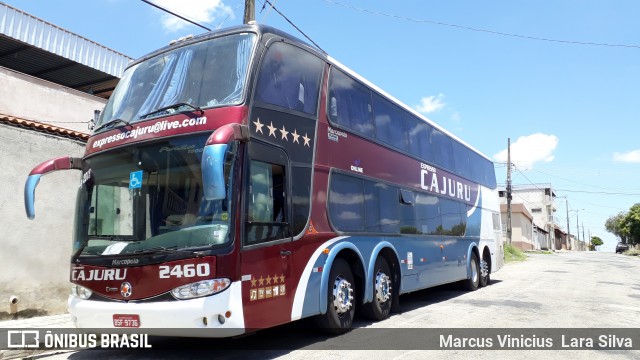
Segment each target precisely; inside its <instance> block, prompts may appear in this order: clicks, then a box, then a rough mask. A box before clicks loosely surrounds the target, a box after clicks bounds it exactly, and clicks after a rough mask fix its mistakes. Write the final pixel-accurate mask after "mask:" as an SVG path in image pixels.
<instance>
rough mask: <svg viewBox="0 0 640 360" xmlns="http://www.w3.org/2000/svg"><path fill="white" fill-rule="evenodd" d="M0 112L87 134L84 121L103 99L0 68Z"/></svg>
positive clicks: (100, 104)
mask: <svg viewBox="0 0 640 360" xmlns="http://www.w3.org/2000/svg"><path fill="white" fill-rule="evenodd" d="M0 84H2V86H0V114H5V115H12V116H15V117H19V118H23V119H28V120H34V121H38V122H42V123H49V124H52V125H55V126H58V127H63V128H66V129H71V130H75V131H79V132H84V133H89V129H88V128H87V122H88V121H89V120H90V119H92V118H93V111H94V110H101V111H102V109H103V108H104V105H105V104H106V100H104V99H102V98H99V97H97V96H93V95H89V94H86V93H83V92H80V91H77V90H74V89H70V88H66V87H64V86H60V85H58V84H54V83H50V82H48V81H45V80H42V79H38V78H34V77H32V76H29V75H25V74H22V73H19V72H15V71H13V70H9V69H6V68H3V67H0Z"/></svg>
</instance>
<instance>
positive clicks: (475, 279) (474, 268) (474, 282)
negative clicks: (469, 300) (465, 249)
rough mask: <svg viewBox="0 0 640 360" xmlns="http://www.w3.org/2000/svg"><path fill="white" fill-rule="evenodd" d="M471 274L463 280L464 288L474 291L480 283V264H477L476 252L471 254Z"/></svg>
mask: <svg viewBox="0 0 640 360" xmlns="http://www.w3.org/2000/svg"><path fill="white" fill-rule="evenodd" d="M469 265H470V266H471V276H470V277H469V278H468V279H466V280H464V283H463V284H464V288H465V290H467V291H476V290H478V286H479V285H480V265H479V264H478V256H477V255H476V254H472V255H471V263H470V264H469Z"/></svg>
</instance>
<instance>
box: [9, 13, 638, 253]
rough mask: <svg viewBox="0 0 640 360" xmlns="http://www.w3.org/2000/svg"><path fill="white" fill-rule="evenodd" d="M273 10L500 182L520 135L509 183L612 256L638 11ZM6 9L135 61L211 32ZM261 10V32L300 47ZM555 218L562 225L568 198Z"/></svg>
mask: <svg viewBox="0 0 640 360" xmlns="http://www.w3.org/2000/svg"><path fill="white" fill-rule="evenodd" d="M271 1H272V2H274V3H275V6H276V8H277V9H279V10H280V11H281V12H283V13H284V14H285V15H286V16H287V17H289V18H290V19H291V21H293V22H294V23H295V24H296V25H297V26H298V27H300V28H301V29H302V30H303V31H304V32H305V33H306V34H307V35H308V36H310V37H311V38H312V39H313V41H315V42H316V43H317V44H319V45H320V47H322V49H324V50H325V51H326V52H327V53H329V54H330V55H331V56H332V57H334V58H336V59H337V60H339V61H340V62H342V63H343V64H345V65H347V66H348V67H350V68H351V69H353V70H354V71H356V72H358V73H359V74H361V75H362V76H364V77H366V78H367V79H369V80H370V81H372V82H373V83H375V84H376V85H378V86H379V87H380V88H382V89H384V90H385V91H387V92H388V93H390V94H392V95H393V96H395V97H396V98H398V99H400V100H401V101H403V102H405V103H406V104H407V105H409V106H412V107H414V108H415V109H417V110H419V111H421V112H423V113H424V114H425V115H426V116H427V117H429V118H430V119H432V120H433V121H435V122H436V123H438V124H440V125H442V126H443V127H445V128H446V129H448V130H450V131H451V132H452V133H454V134H456V135H457V136H458V137H460V138H462V139H464V140H465V141H466V142H468V143H469V144H471V145H473V146H474V147H475V148H477V149H478V150H480V151H482V152H483V153H484V154H486V155H487V156H489V157H491V158H493V159H494V160H495V161H497V162H498V165H497V167H496V171H497V177H498V182H499V183H504V181H505V177H506V167H505V166H504V165H502V164H500V163H501V162H504V157H503V154H504V151H505V149H506V146H507V138H511V143H512V158H513V160H514V162H515V164H516V169H515V170H514V173H513V183H514V184H519V185H527V184H529V185H530V184H532V183H551V184H552V185H553V187H554V189H555V191H556V195H558V196H559V197H561V196H566V197H567V199H568V203H569V209H570V210H579V211H572V212H570V215H569V218H570V222H571V232H572V233H575V232H576V215H578V216H579V220H580V226H582V223H584V228H585V234H587V235H588V233H589V232H591V234H594V235H598V236H600V237H601V238H602V239H603V240H604V241H605V245H604V246H603V247H602V249H601V250H603V251H612V250H613V248H614V247H615V244H616V239H615V237H614V236H613V235H611V234H609V233H607V232H606V231H605V230H604V222H605V220H606V219H607V218H608V217H609V216H611V215H614V214H617V213H618V212H620V211H627V210H628V209H629V207H631V206H632V205H633V204H635V203H637V202H640V171H639V169H638V167H639V165H640V141H638V137H639V136H640V108H639V106H638V105H639V104H640V99H639V98H640V31H638V30H639V29H638V20H637V17H638V14H640V2H638V1H637V0H617V1H615V2H609V1H599V0H562V1H557V0H553V1H552V0H542V1H541V0H526V1H525V0H523V1H512V0H495V1H472V0H449V1H432V0H425V1H417V0H394V1H381V0H368V1H367V0H305V1H301V0H271ZM154 2H155V3H157V4H161V5H163V6H165V7H167V8H169V9H171V10H172V11H174V12H177V13H179V14H181V15H185V16H187V17H189V18H192V19H196V20H198V21H199V22H200V23H202V24H204V25H205V26H207V27H209V28H215V27H217V26H219V25H220V24H222V25H221V26H222V27H226V26H231V25H237V24H240V23H241V22H242V14H243V6H244V0H224V1H219V0H207V1H205V0H180V1H177V0H155V1H154ZM6 3H7V4H9V5H11V6H14V7H16V8H18V9H20V10H23V11H25V12H27V13H30V14H32V15H34V16H37V17H39V18H41V19H43V20H46V21H48V22H50V23H53V24H55V25H57V26H60V27H62V28H65V29H67V30H69V31H72V32H74V33H77V34H79V35H82V36H84V37H86V38H88V39H91V40H93V41H96V42H98V43H100V44H103V45H105V46H107V47H109V48H111V49H113V50H116V51H119V52H121V53H123V54H125V55H128V56H130V57H133V58H137V57H140V56H142V55H144V54H146V53H148V52H150V51H152V50H154V49H156V48H159V47H161V46H164V45H166V44H168V43H169V41H170V40H172V39H176V38H179V37H181V36H184V35H187V34H199V33H202V32H204V31H205V30H203V29H201V28H199V27H196V26H193V25H190V24H188V23H186V22H183V21H179V20H177V19H175V18H172V17H170V16H167V15H166V14H164V13H162V12H161V11H160V10H157V9H155V8H153V7H151V6H149V5H147V4H145V3H143V2H142V1H137V0H92V1H86V0H57V1H50V0H6ZM262 4H263V0H256V19H257V20H258V22H260V23H266V24H269V25H272V26H275V27H278V28H281V29H283V30H285V31H287V32H290V33H292V34H294V35H296V36H298V37H302V35H300V34H299V33H297V32H296V30H295V29H294V28H293V27H291V26H290V25H289V24H288V23H287V22H286V21H284V20H283V18H282V17H280V15H278V14H277V13H276V12H275V11H274V10H269V6H267V8H266V9H265V10H264V11H261V8H262ZM505 34H508V35H505ZM514 35H515V36H514ZM532 38H536V39H532ZM541 39H547V40H541ZM549 40H561V41H549ZM577 43H591V45H587V44H577ZM618 45H621V46H618ZM517 200H518V199H517V198H516V201H517ZM556 208H557V213H556V217H557V220H558V223H559V224H560V225H562V226H563V227H566V207H565V199H564V198H558V199H557V203H556ZM582 209H584V210H582ZM580 236H581V237H582V229H581V234H580Z"/></svg>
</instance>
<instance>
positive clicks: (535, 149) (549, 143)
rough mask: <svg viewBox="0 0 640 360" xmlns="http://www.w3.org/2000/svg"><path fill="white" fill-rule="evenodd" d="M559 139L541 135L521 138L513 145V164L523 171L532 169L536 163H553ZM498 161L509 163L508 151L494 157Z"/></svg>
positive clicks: (505, 150) (553, 136)
mask: <svg viewBox="0 0 640 360" xmlns="http://www.w3.org/2000/svg"><path fill="white" fill-rule="evenodd" d="M557 146H558V137H557V136H555V135H546V134H541V133H536V134H531V135H528V136H521V137H519V138H518V139H517V140H516V141H515V142H512V143H511V162H512V163H514V164H515V165H516V166H518V167H519V168H521V169H531V168H533V165H534V164H535V163H536V162H540V161H542V162H551V161H553V158H554V155H553V152H554V151H555V149H556V147H557ZM493 158H494V159H495V160H496V161H500V162H506V161H507V149H504V150H502V151H500V152H499V153H497V154H495V155H493Z"/></svg>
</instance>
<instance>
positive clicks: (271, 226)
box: [246, 160, 288, 244]
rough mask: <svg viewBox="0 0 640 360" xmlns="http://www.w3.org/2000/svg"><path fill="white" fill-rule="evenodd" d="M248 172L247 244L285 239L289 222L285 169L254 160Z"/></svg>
mask: <svg viewBox="0 0 640 360" xmlns="http://www.w3.org/2000/svg"><path fill="white" fill-rule="evenodd" d="M249 172H250V173H249V199H248V207H247V210H248V214H247V215H248V216H247V225H246V229H247V244H256V243H260V242H265V241H269V240H275V239H281V238H284V237H285V236H286V229H287V221H288V220H287V215H286V214H287V211H286V206H285V203H286V201H285V169H284V166H282V165H276V164H269V163H266V162H262V161H256V160H251V164H250V167H249Z"/></svg>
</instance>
